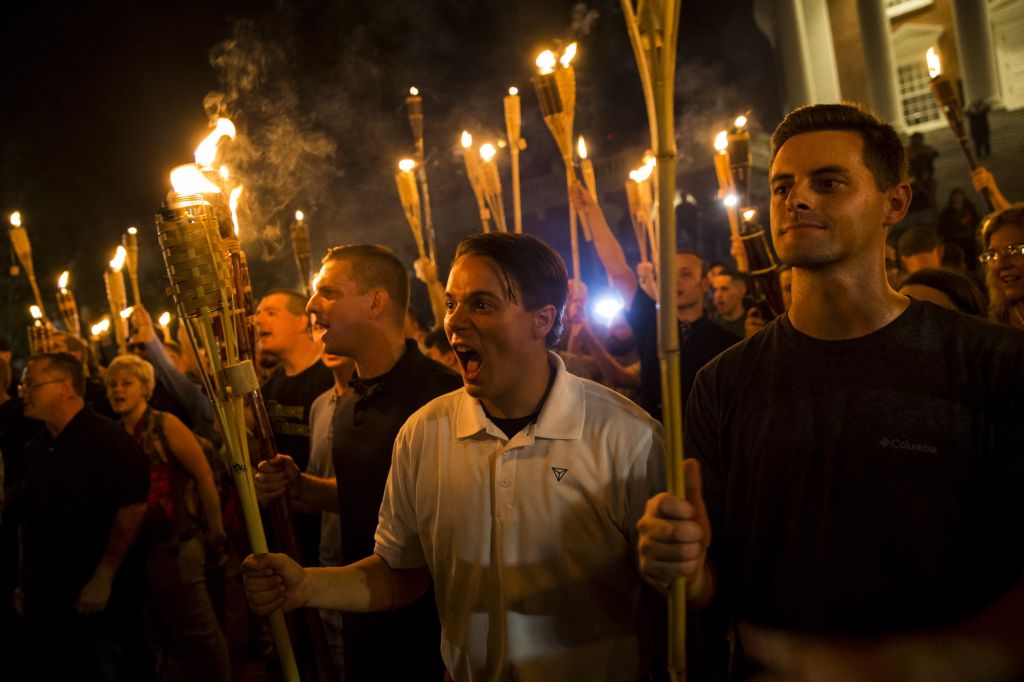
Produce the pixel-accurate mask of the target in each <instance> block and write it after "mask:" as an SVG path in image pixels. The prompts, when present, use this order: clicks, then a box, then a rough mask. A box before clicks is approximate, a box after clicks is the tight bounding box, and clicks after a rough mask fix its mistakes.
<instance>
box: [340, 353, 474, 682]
mask: <svg viewBox="0 0 1024 682" xmlns="http://www.w3.org/2000/svg"><path fill="white" fill-rule="evenodd" d="M461 386H462V379H461V378H460V377H459V376H458V375H456V374H453V373H452V372H450V371H448V369H447V368H445V367H443V366H442V365H439V364H438V363H436V362H434V361H433V360H430V359H428V358H427V357H425V356H424V355H423V354H422V353H421V352H420V350H419V348H418V347H417V346H416V342H415V341H412V340H406V342H405V353H404V354H403V355H402V357H401V358H400V359H399V360H398V362H397V363H396V364H395V366H394V367H392V368H391V370H390V371H389V372H388V373H386V374H384V375H382V376H380V377H374V378H372V379H370V380H362V379H358V378H357V379H354V380H353V381H352V387H351V389H350V390H348V391H345V393H344V394H343V395H342V396H341V397H340V398H339V399H338V401H337V403H336V405H335V410H334V429H333V433H334V440H333V443H332V448H333V449H332V459H333V461H334V474H335V476H336V477H337V484H338V501H339V503H340V507H341V558H342V563H343V564H344V563H350V562H353V561H358V560H359V559H362V558H364V557H367V556H370V555H371V554H373V549H374V542H373V535H374V533H375V532H376V530H377V518H378V514H379V512H380V503H381V500H382V499H383V498H384V487H385V485H386V484H387V478H388V472H389V471H390V470H391V452H392V449H393V448H394V444H395V437H396V436H397V435H398V430H399V429H400V428H401V427H402V425H403V424H404V423H405V421H406V420H407V419H408V418H409V416H410V415H412V413H413V412H415V411H416V410H418V409H419V408H421V407H423V406H424V405H426V404H427V403H428V402H430V401H431V400H433V399H434V398H436V397H438V396H440V395H443V394H445V393H449V392H451V391H454V390H456V389H458V388H460V387H461ZM342 633H343V634H344V637H345V669H346V676H347V677H348V678H349V679H354V680H362V679H392V678H393V679H428V678H430V677H436V678H437V679H440V677H439V676H440V675H443V667H442V663H441V658H440V654H439V650H440V637H441V631H440V626H439V624H438V619H437V608H436V606H435V605H434V597H433V590H428V591H427V594H425V595H424V596H423V597H421V598H420V599H418V600H417V601H416V602H414V603H412V604H410V605H409V606H406V607H403V608H401V609H398V610H396V611H391V612H385V613H373V614H349V613H346V614H345V615H344V622H343V625H342ZM395 642H402V647H403V650H402V654H401V655H400V656H396V655H395V652H394V643H395ZM382 665H385V667H384V668H382V667H381V666H382ZM433 673H437V674H436V675H434V674H433Z"/></svg>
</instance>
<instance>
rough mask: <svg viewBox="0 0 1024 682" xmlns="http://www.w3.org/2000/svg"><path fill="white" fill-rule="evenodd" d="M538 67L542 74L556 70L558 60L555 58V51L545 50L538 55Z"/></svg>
mask: <svg viewBox="0 0 1024 682" xmlns="http://www.w3.org/2000/svg"><path fill="white" fill-rule="evenodd" d="M536 63H537V68H538V69H540V75H542V76H544V75H546V74H549V73H551V72H552V71H554V70H555V64H557V63H558V60H556V59H555V53H554V52H552V51H551V50H544V51H543V52H541V53H540V54H539V55H537V62H536Z"/></svg>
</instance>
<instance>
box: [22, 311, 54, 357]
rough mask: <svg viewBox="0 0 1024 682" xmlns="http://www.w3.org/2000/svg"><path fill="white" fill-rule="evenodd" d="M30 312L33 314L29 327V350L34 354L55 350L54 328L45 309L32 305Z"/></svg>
mask: <svg viewBox="0 0 1024 682" xmlns="http://www.w3.org/2000/svg"><path fill="white" fill-rule="evenodd" d="M28 312H29V314H30V315H31V316H32V324H30V325H29V327H28V350H29V353H31V354H32V355H38V354H40V353H51V352H53V328H52V327H51V326H50V324H49V322H48V321H47V320H46V318H45V317H44V316H43V309H42V308H40V307H39V306H37V305H30V306H29V307H28Z"/></svg>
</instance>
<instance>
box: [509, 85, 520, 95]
mask: <svg viewBox="0 0 1024 682" xmlns="http://www.w3.org/2000/svg"><path fill="white" fill-rule="evenodd" d="M508 94H509V95H511V96H512V97H515V96H516V95H518V94H519V88H517V87H516V86H514V85H513V86H512V87H511V88H509V89H508Z"/></svg>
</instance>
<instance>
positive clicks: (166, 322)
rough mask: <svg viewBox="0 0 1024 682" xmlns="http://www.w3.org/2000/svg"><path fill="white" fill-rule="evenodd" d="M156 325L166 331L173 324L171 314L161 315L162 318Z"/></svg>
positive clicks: (164, 313)
mask: <svg viewBox="0 0 1024 682" xmlns="http://www.w3.org/2000/svg"><path fill="white" fill-rule="evenodd" d="M156 323H157V324H158V325H160V326H161V327H163V328H164V329H166V328H167V326H168V325H169V324H170V323H171V314H170V313H169V312H166V311H164V312H162V313H160V317H159V318H157V321H156Z"/></svg>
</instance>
